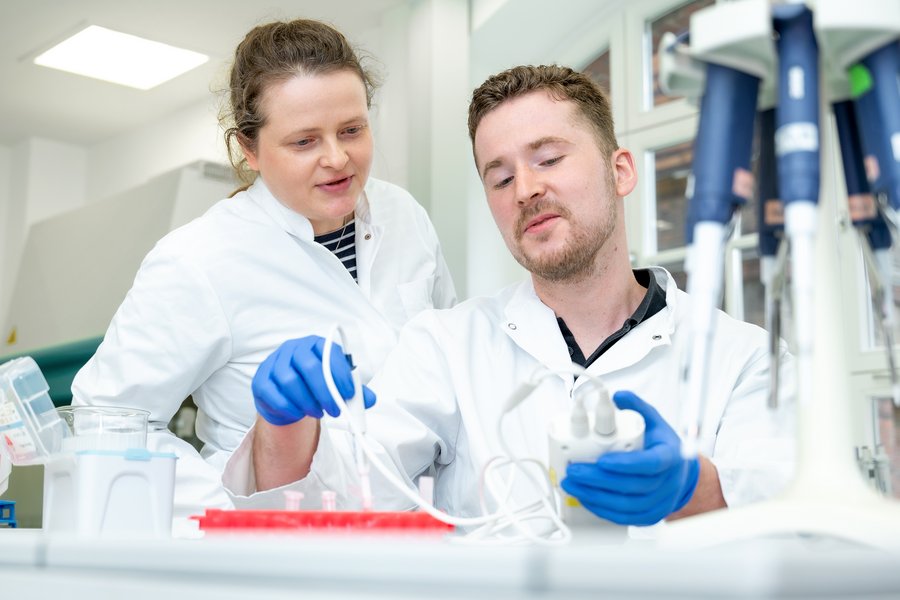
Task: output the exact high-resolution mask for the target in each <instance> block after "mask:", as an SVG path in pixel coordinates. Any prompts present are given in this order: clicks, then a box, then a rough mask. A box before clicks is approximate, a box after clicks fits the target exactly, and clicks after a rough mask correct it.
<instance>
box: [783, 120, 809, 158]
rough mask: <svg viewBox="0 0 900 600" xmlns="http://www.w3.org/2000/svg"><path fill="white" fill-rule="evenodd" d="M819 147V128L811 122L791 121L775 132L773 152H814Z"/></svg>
mask: <svg viewBox="0 0 900 600" xmlns="http://www.w3.org/2000/svg"><path fill="white" fill-rule="evenodd" d="M818 149H819V128H818V127H816V126H815V124H813V123H791V124H790V125H784V126H783V127H780V128H779V129H778V131H776V132H775V154H776V155H778V156H783V155H785V154H790V153H791V152H816V151H817V150H818Z"/></svg>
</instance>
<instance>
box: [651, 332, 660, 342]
mask: <svg viewBox="0 0 900 600" xmlns="http://www.w3.org/2000/svg"><path fill="white" fill-rule="evenodd" d="M661 339H662V336H661V335H659V334H658V333H657V334H656V335H654V336H653V341H655V342H658V341H659V340H661Z"/></svg>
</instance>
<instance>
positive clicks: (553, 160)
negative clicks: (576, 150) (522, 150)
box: [541, 156, 565, 167]
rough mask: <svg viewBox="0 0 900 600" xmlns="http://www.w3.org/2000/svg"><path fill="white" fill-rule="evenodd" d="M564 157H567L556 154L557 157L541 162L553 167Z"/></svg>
mask: <svg viewBox="0 0 900 600" xmlns="http://www.w3.org/2000/svg"><path fill="white" fill-rule="evenodd" d="M563 158H565V157H564V156H555V157H553V158H548V159H547V160H545V161H544V162H542V163H541V164H542V165H545V166H548V167H552V166H553V165H555V164H557V163H558V162H559V161H561V160H562V159H563Z"/></svg>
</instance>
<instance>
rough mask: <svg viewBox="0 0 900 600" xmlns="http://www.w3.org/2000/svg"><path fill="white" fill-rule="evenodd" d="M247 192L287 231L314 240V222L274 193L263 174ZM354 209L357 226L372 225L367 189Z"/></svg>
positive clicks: (304, 238)
mask: <svg viewBox="0 0 900 600" xmlns="http://www.w3.org/2000/svg"><path fill="white" fill-rule="evenodd" d="M367 185H368V184H367ZM247 193H248V194H249V195H250V197H251V198H252V199H253V201H254V202H256V203H257V204H258V205H259V206H260V208H262V209H263V210H264V211H265V212H266V214H268V215H269V216H270V217H271V218H272V219H273V220H274V221H275V222H276V223H278V225H279V226H280V227H281V228H282V229H284V230H285V231H286V232H288V233H289V234H291V235H292V236H294V237H296V238H298V239H300V240H305V241H307V242H311V241H313V236H314V234H313V227H312V223H310V222H309V219H307V218H306V217H304V216H303V215H301V214H300V213H298V212H297V211H295V210H293V209H291V208H288V207H287V206H285V205H284V204H282V203H281V201H280V200H278V199H277V198H276V197H275V196H274V195H272V192H271V191H269V188H268V186H266V182H265V181H263V178H262V176H261V175H260V176H259V177H257V178H256V181H255V182H253V185H251V186H250V187H249V188H248V189H247ZM354 211H355V214H356V219H357V227H359V226H360V225H361V224H362V225H365V226H369V227H371V226H372V211H371V209H370V207H369V201H368V198H367V196H366V192H365V190H363V192H362V193H361V194H360V195H359V198H358V199H357V201H356V206H355V207H354Z"/></svg>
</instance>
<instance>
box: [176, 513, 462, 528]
mask: <svg viewBox="0 0 900 600" xmlns="http://www.w3.org/2000/svg"><path fill="white" fill-rule="evenodd" d="M191 518H192V519H195V520H196V521H198V522H199V524H200V529H201V530H203V531H240V530H243V531H247V530H282V531H285V530H288V531H290V530H307V531H316V532H321V531H347V532H363V531H369V532H400V533H447V532H450V531H453V529H454V527H453V525H448V524H447V523H443V522H441V521H438V520H437V519H435V518H434V517H432V516H431V515H429V514H428V513H425V512H375V511H370V512H356V511H324V510H220V509H207V510H206V512H205V513H204V514H203V515H199V516H194V517H191Z"/></svg>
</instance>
